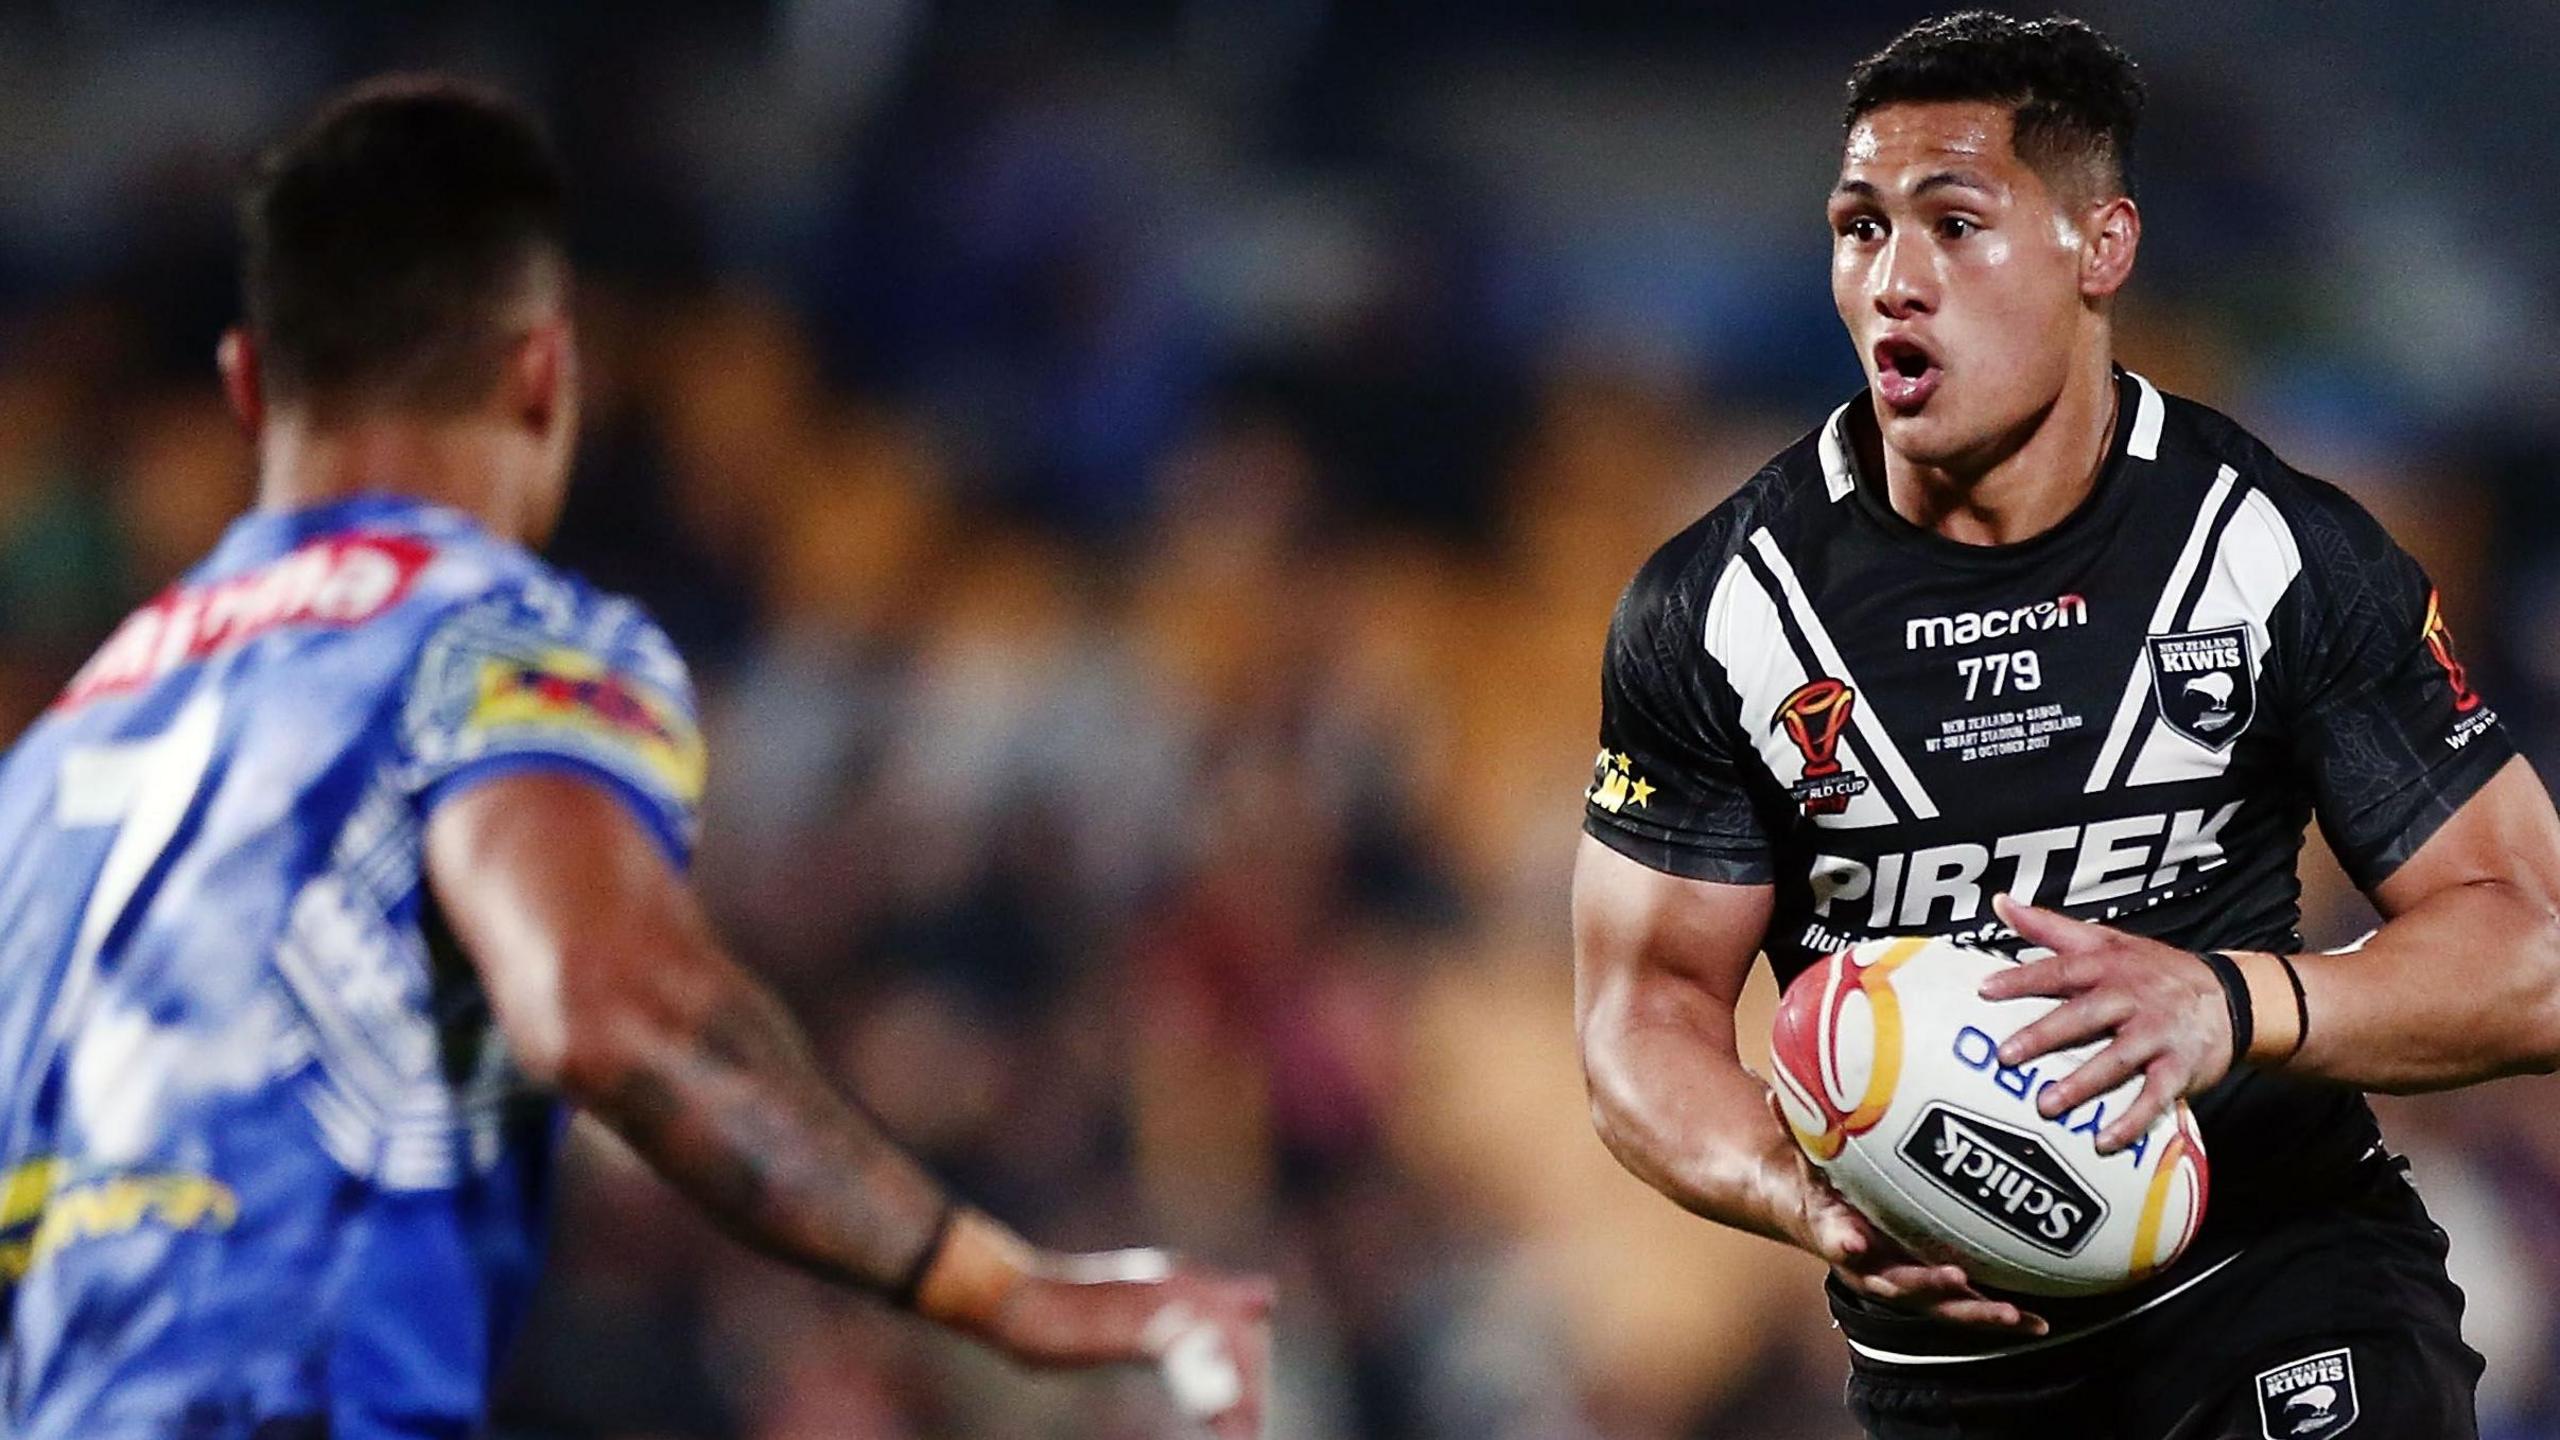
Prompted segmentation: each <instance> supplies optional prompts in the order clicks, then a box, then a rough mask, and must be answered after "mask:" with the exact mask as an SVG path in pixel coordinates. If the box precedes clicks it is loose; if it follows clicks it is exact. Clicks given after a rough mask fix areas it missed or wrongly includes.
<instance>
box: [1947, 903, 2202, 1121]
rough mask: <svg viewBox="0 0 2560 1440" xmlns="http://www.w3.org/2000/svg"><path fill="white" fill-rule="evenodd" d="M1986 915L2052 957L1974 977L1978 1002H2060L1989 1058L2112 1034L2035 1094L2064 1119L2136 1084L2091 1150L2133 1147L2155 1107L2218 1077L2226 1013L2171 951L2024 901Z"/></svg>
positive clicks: (2187, 962) (2008, 1060)
mask: <svg viewBox="0 0 2560 1440" xmlns="http://www.w3.org/2000/svg"><path fill="white" fill-rule="evenodd" d="M1991 903H1992V908H1993V910H1994V911H1996V912H1997V913H1998V915H1999V916H2000V918H2001V920H2003V921H2004V922H2006V923H2007V924H2008V926H2009V928H2011V929H2013V930H2015V931H2017V932H2018V934H2019V936H2020V937H2021V938H2023V939H2025V940H2026V941H2027V942H2028V943H2029V944H2033V945H2041V946H2044V947H2046V948H2047V949H2050V950H2052V951H2053V954H2052V955H2051V956H2049V957H2047V958H2045V959H2042V960H2033V961H2029V962H2028V963H2026V964H2024V965H2020V966H2018V967H2017V968H2016V969H2013V970H2006V971H2003V972H2001V973H2000V974H1998V975H1994V976H1992V977H1991V978H1990V979H1989V980H1987V981H1984V982H1983V986H1982V995H1983V998H1984V999H1987V1000H2014V999H2017V998H2019V997H2021V996H2026V995H2049V996H2053V997H2055V998H2057V999H2059V1000H2061V1001H2062V1004H2060V1005H2058V1006H2056V1007H2055V1008H2054V1009H2053V1010H2052V1011H2051V1012H2050V1013H2048V1014H2047V1015H2045V1017H2044V1018H2042V1019H2040V1020H2038V1021H2036V1022H2035V1023H2034V1024H2032V1025H2029V1026H2027V1027H2026V1028H2024V1029H2022V1030H2020V1031H2019V1032H2018V1033H2016V1034H2015V1035H2012V1036H2010V1037H2009V1038H2008V1040H2006V1041H2005V1042H2003V1043H2002V1044H2001V1046H2000V1063H2001V1064H2003V1065H2007V1066H2011V1067H2017V1066H2023V1065H2029V1064H2032V1063H2034V1062H2035V1060H2036V1058H2037V1057H2038V1056H2041V1055H2048V1054H2051V1053H2052V1052H2054V1051H2056V1050H2064V1049H2069V1048H2070V1047H2072V1046H2074V1045H2085V1044H2087V1043H2088V1042H2090V1041H2092V1040H2096V1039H2100V1038H2102V1037H2113V1038H2112V1041H2111V1043H2109V1044H2108V1045H2107V1046H2106V1048H2105V1049H2102V1050H2100V1051H2099V1052H2098V1053H2097V1054H2095V1055H2093V1056H2091V1057H2090V1058H2089V1060H2088V1061H2087V1062H2086V1063H2084V1064H2082V1065H2081V1066H2080V1067H2079V1068H2077V1069H2075V1070H2073V1071H2072V1072H2071V1073H2070V1074H2068V1075H2065V1076H2063V1077H2062V1078H2061V1079H2060V1080H2057V1081H2055V1082H2054V1083H2052V1084H2050V1085H2047V1086H2045V1087H2043V1089H2041V1090H2040V1091H2039V1092H2038V1093H2037V1096H2036V1109H2037V1110H2038V1111H2039V1112H2040V1113H2042V1114H2043V1115H2045V1116H2046V1117H2047V1118H2051V1117H2054V1116H2057V1115H2065V1114H2068V1113H2070V1112H2071V1111H2073V1110H2076V1109H2078V1108H2079V1107H2080V1106H2082V1105H2085V1104H2087V1103H2088V1102H2089V1101H2091V1100H2094V1099H2096V1098H2097V1097H2099V1096H2101V1095H2104V1094H2106V1093H2107V1092H2108V1091H2110V1090H2113V1089H2115V1088H2116V1087H2117V1086H2119V1085H2122V1084H2123V1083H2124V1082H2126V1081H2127V1080H2130V1079H2132V1078H2134V1077H2135V1076H2137V1075H2139V1076H2141V1077H2142V1078H2143V1086H2142V1091H2141V1095H2140V1097H2139V1098H2137V1099H2136V1100H2135V1101H2134V1103H2133V1108H2131V1109H2129V1110H2127V1111H2125V1112H2124V1113H2123V1114H2121V1115H2110V1116H2108V1117H2107V1120H2106V1123H2105V1124H2104V1125H2103V1126H2101V1127H2100V1128H2099V1131H2098V1150H2099V1152H2100V1153H2101V1154H2112V1153H2114V1152H2115V1151H2118V1150H2121V1149H2123V1148H2124V1147H2125V1146H2127V1145H2130V1144H2132V1143H2133V1142H2134V1141H2135V1140H2136V1139H2137V1138H2139V1137H2140V1136H2141V1135H2142V1133H2143V1132H2144V1131H2146V1130H2149V1129H2150V1128H2151V1123H2152V1122H2153V1121H2155V1120H2157V1119H2159V1118H2160V1116H2161V1114H2162V1112H2164V1111H2166V1110H2167V1109H2168V1108H2169V1107H2170V1106H2171V1105H2173V1104H2176V1103H2177V1102H2178V1100H2179V1099H2181V1098H2182V1097H2184V1096H2188V1095H2192V1094H2194V1093H2195V1092H2197V1091H2199V1090H2202V1089H2204V1088H2205V1087H2206V1086H2209V1085H2211V1084H2213V1083H2214V1082H2215V1081H2217V1080H2219V1079H2221V1078H2222V1077H2223V1076H2224V1075H2225V1074H2228V1073H2229V1072H2230V1069H2231V1064H2232V1059H2233V1057H2232V1053H2231V1042H2232V1034H2231V1013H2230V1010H2229V1009H2228V1007H2227V1006H2226V1005H2225V1004H2224V1001H2223V997H2222V987H2221V986H2220V985H2219V984H2217V983H2216V982H2215V980H2214V978H2213V972H2212V971H2211V970H2209V969H2207V968H2205V966H2204V965H2203V964H2201V963H2199V962H2198V961H2197V959H2196V957H2195V956H2193V955H2191V954H2189V953H2188V952H2186V951H2184V950H2180V949H2178V948H2177V947H2176V946H2173V945H2165V944H2162V943H2161V942H2160V941H2157V940H2146V939H2144V938H2143V937H2141V936H2139V935H2128V934H2126V933H2124V932H2123V931H2121V930H2110V929H2108V928H2107V927H2106V926H2104V925H2093V924H2091V923H2089V922H2088V921H2086V920H2074V919H2072V918H2071V917H2070V916H2068V915H2062V914H2057V913H2055V912H2054V911H2051V910H2046V909H2042V908H2040V907H2038V906H2034V905H2029V904H2026V903H2024V902H2023V901H2019V900H2015V899H2012V898H2010V897H2009V896H2007V895H2001V896H1997V897H1995V898H1994V899H1993V900H1992V902H1991Z"/></svg>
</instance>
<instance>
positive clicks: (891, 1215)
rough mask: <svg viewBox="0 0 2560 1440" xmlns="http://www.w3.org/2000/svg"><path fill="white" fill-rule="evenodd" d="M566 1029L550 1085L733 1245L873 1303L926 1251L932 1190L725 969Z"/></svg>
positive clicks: (772, 1007) (748, 984) (931, 1238)
mask: <svg viewBox="0 0 2560 1440" xmlns="http://www.w3.org/2000/svg"><path fill="white" fill-rule="evenodd" d="M654 988H655V990H656V993H654V994H650V995H646V996H640V997H624V998H623V999H622V1000H621V1001H619V1002H618V1003H616V1004H614V1005H613V1006H612V1008H611V1009H609V1010H604V1009H602V1007H593V1008H594V1009H595V1010H596V1011H599V1012H600V1013H591V1014H589V1015H587V1016H584V1017H574V1016H573V1019H572V1023H571V1025H570V1028H569V1035H568V1041H569V1043H568V1044H567V1046H566V1049H565V1052H564V1054H563V1056H562V1059H561V1065H560V1073H559V1077H558V1079H559V1083H560V1086H561V1088H562V1089H563V1090H564V1091H565V1092H567V1093H568V1094H569V1095H570V1096H571V1097H572V1098H573V1099H575V1100H577V1101H578V1102H579V1103H580V1104H582V1105H584V1106H585V1107H587V1108H588V1109H589V1110H591V1111H592V1112H594V1113H595V1115H596V1116H597V1117H598V1118H599V1119H601V1120H603V1121H604V1122H605V1123H606V1124H607V1125H608V1126H610V1127H611V1128H612V1129H613V1130H614V1132H615V1133H617V1134H619V1135H620V1136H621V1137H622V1138H623V1139H624V1140H625V1141H627V1142H629V1143H630V1145H631V1146H632V1148H633V1149H634V1150H636V1151H637V1152H639V1154H640V1155H641V1156H642V1157H643V1158H644V1159H646V1160H647V1161H648V1162H649V1163H650V1165H651V1166H652V1167H654V1168H655V1169H656V1170H657V1171H658V1172H659V1173H660V1174H661V1175H663V1176H665V1177H666V1179H667V1180H668V1181H669V1182H670V1183H671V1184H673V1185H675V1186H676V1187H677V1188H678V1189H679V1190H681V1191H683V1192H684V1193H685V1194H686V1195H687V1196H688V1197H690V1198H691V1199H692V1200H693V1201H694V1202H695V1203H697V1204H699V1205H701V1206H702V1207H703V1209H704V1210H705V1211H706V1212H707V1213H709V1214H710V1215H711V1216H712V1217H713V1218H714V1219H716V1220H718V1221H719V1222H720V1223H721V1225H722V1226H723V1227H724V1228H726V1229H728V1230H729V1231H731V1232H732V1233H734V1234H735V1235H737V1236H738V1237H739V1238H740V1239H741V1240H743V1241H745V1242H746V1243H748V1244H750V1245H752V1246H754V1247H755V1248H757V1249H759V1250H762V1251H765V1252H766V1253H768V1254H771V1255H773V1256H775V1257H777V1258H779V1259H782V1260H784V1261H786V1262H789V1263H791V1264H794V1265H796V1266H798V1267H800V1268H802V1269H806V1270H809V1271H811V1272H813V1273H816V1274H818V1275H821V1276H824V1277H826V1278H828V1279H832V1280H835V1281H838V1282H840V1283H843V1284H847V1285H852V1286H856V1287H859V1288H862V1289H865V1290H869V1291H872V1292H874V1293H878V1294H885V1293H889V1292H891V1291H893V1290H895V1289H897V1288H898V1287H900V1286H901V1285H904V1284H908V1283H910V1282H911V1281H912V1280H913V1278H914V1277H915V1275H916V1272H917V1268H918V1266H919V1265H920V1263H921V1262H922V1261H923V1259H924V1258H925V1256H926V1252H927V1251H928V1250H929V1249H930V1248H931V1247H933V1245H934V1244H935V1241H936V1238H937V1227H938V1226H939V1225H940V1224H941V1223H942V1218H943V1215H944V1211H945V1206H946V1201H945V1199H944V1196H943V1194H942V1191H941V1189H940V1187H938V1186H937V1185H936V1184H935V1183H934V1182H933V1180H932V1179H931V1178H930V1177H928V1176H927V1175H926V1174H925V1173H924V1171H923V1170H922V1169H921V1168H920V1167H918V1166H917V1165H916V1164H915V1162H914V1161H912V1160H911V1159H909V1158H908V1157H907V1156H906V1155H905V1154H904V1153H902V1152H901V1151H899V1150H898V1148H897V1147H896V1146H895V1145H893V1144H891V1143H890V1142H889V1141H888V1139H887V1138H886V1137H884V1136H882V1135H881V1134H880V1133H879V1131H878V1129H877V1128H876V1127H874V1126H873V1125H872V1124H871V1123H870V1121H869V1120H868V1119H866V1118H865V1117H864V1116H863V1115H862V1114H861V1113H860V1112H859V1111H857V1110H856V1109H854V1107H852V1106H851V1105H849V1104H847V1103H846V1102H845V1101H844V1100H843V1099H842V1098H841V1097H840V1096H839V1095H837V1093H836V1092H835V1091H834V1089H833V1088H832V1087H831V1086H829V1085H828V1083H827V1082H826V1080H825V1078H824V1077H823V1076H822V1075H821V1074H820V1073H819V1071H818V1068H817V1066H816V1064H815V1063H814V1061H813V1060H812V1059H811V1057H810V1054H809V1051H808V1046H807V1044H806V1043H805V1041H804V1040H803V1038H802V1035H801V1032H800V1029H799V1027H798V1026H797V1025H796V1024H795V1023H794V1022H793V1021H792V1019H791V1017H790V1016H789V1015H788V1014H787V1013H786V1012H785V1011H784V1010H783V1008H782V1006H781V1004H780V1002H779V1001H777V1000H776V999H775V998H774V997H773V996H772V995H771V994H770V993H769V992H768V991H766V990H765V989H764V988H763V987H762V986H761V985H758V984H757V983H755V982H754V981H753V980H752V979H751V978H749V977H748V976H746V975H745V974H744V973H743V972H739V971H737V970H736V969H735V967H734V966H731V965H730V964H729V963H728V962H727V961H726V960H725V959H714V960H711V961H707V962H705V965H704V967H703V970H702V972H701V973H697V974H696V975H695V976H694V977H693V979H692V981H691V983H675V984H668V985H662V986H658V987H654Z"/></svg>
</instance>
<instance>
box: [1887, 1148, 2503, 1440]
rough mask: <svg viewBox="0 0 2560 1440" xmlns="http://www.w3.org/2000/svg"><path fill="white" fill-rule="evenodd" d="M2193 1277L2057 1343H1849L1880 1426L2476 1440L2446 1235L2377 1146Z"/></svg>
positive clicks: (2319, 1439)
mask: <svg viewBox="0 0 2560 1440" xmlns="http://www.w3.org/2000/svg"><path fill="white" fill-rule="evenodd" d="M2383 1160H2384V1161H2386V1162H2387V1163H2376V1164H2374V1165H2373V1166H2371V1168H2370V1172H2369V1173H2368V1174H2367V1175H2366V1176H2364V1177H2361V1178H2360V1180H2359V1181H2358V1183H2357V1184H2355V1185H2354V1186H2353V1187H2352V1188H2351V1189H2350V1191H2349V1193H2348V1194H2347V1195H2346V1196H2344V1197H2342V1199H2341V1200H2340V1201H2339V1202H2338V1203H2336V1204H2334V1205H2329V1206H2324V1207H2322V1208H2321V1210H2319V1211H2318V1212H2316V1213H2314V1214H2311V1215H2306V1216H2303V1217H2301V1218H2300V1219H2299V1220H2298V1221H2297V1222H2295V1223H2292V1224H2288V1225H2286V1226H2284V1227H2283V1228H2281V1229H2280V1230H2278V1231H2276V1232H2275V1233H2272V1234H2270V1235H2267V1236H2265V1237H2263V1238H2261V1239H2260V1240H2259V1241H2258V1242H2257V1243H2256V1244H2254V1245H2252V1246H2250V1247H2249V1248H2248V1249H2247V1250H2246V1251H2244V1252H2243V1253H2242V1254H2241V1256H2240V1258H2238V1259H2237V1260H2234V1261H2233V1262H2232V1263H2231V1264H2229V1265H2228V1266H2225V1267H2224V1268H2223V1269H2221V1270H2220V1271H2218V1272H2216V1273H2215V1274H2214V1275H2213V1276H2211V1278H2209V1279H2206V1280H2205V1281H2203V1282H2202V1283H2200V1284H2198V1285H2197V1286H2196V1287H2195V1288H2194V1289H2192V1290H2189V1291H2187V1292H2185V1293H2184V1294H2181V1295H2179V1296H2178V1297H2177V1298H2176V1299H2174V1300H2171V1301H2168V1302H2167V1303H2165V1304H2162V1305H2161V1306H2159V1307H2158V1308H2157V1309H2154V1310H2150V1311H2147V1312H2145V1313H2143V1314H2140V1315H2137V1316H2134V1317H2132V1318H2131V1319H2128V1320H2125V1321H2122V1322H2119V1323H2118V1324H2116V1325H2113V1326H2111V1327H2108V1328H2106V1329H2103V1330H2099V1331H2097V1332H2095V1333H2092V1334H2089V1335H2086V1336H2083V1337H2080V1338H2076V1339H2072V1340H2068V1341H2066V1342H2064V1343H2062V1344H2060V1345H2056V1346H2053V1347H2051V1348H2048V1349H2044V1350H2038V1351H2032V1352H2029V1353H2026V1354H2022V1355H2015V1356H2009V1357H2004V1358H2001V1359H1995V1360H1982V1361H1972V1362H1967V1363H1962V1364H1954V1365H1900V1364H1891V1363H1887V1362H1884V1361H1879V1360H1876V1359H1873V1358H1870V1357H1867V1356H1863V1355H1854V1354H1853V1355H1852V1357H1851V1366H1850V1375H1849V1408H1850V1411H1851V1413H1853V1414H1854V1415H1856V1416H1857V1418H1858V1422H1859V1423H1860V1424H1861V1425H1863V1426H1865V1427H1866V1431H1867V1434H1868V1435H1870V1436H1871V1437H1874V1440H2060V1437H2070V1440H2331V1437H2332V1436H2338V1435H2347V1434H2353V1435H2356V1436H2358V1437H2363V1440H2476V1436H2477V1434H2478V1429H2477V1425H2476V1422H2475V1421H2474V1419H2473V1416H2472V1391H2473V1388H2474V1387H2475V1386H2476V1385H2477V1384H2478V1383H2479V1379H2480V1368H2481V1361H2480V1356H2479V1355H2478V1354H2477V1353H2475V1352H2474V1351H2473V1350H2472V1349H2471V1348H2470V1347H2469V1346H2467V1345H2465V1344H2463V1343H2462V1292H2461V1291H2460V1290H2457V1289H2456V1288H2454V1285H2453V1282H2452V1281H2451V1280H2449V1279H2447V1278H2446V1276H2445V1271H2444V1255H2445V1236H2444V1231H2442V1230H2441V1229H2439V1228H2437V1226H2436V1225H2435V1223H2434V1222H2433V1221H2432V1220H2429V1219H2428V1218H2427V1212H2426V1207H2425V1206H2424V1205H2422V1204H2420V1203H2419V1200H2418V1196H2417V1192H2416V1191H2415V1190H2413V1189H2411V1188H2410V1186H2409V1183H2408V1181H2407V1179H2406V1178H2405V1175H2404V1173H2403V1172H2404V1171H2405V1169H2406V1163H2405V1162H2401V1161H2397V1160H2391V1159H2390V1158H2389V1157H2383Z"/></svg>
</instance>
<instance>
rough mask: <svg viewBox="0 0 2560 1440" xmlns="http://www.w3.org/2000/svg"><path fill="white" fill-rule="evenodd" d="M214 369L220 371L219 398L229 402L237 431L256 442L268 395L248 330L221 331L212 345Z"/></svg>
mask: <svg viewBox="0 0 2560 1440" xmlns="http://www.w3.org/2000/svg"><path fill="white" fill-rule="evenodd" d="M213 363H214V368H216V369H218V370H220V371H221V372H222V398H223V399H225V400H228V401H229V402H231V414H232V418H234V419H236V420H238V421H239V422H240V433H241V434H243V435H245V436H247V437H248V438H249V443H250V444H252V445H255V444H257V443H258V430H259V428H260V427H261V426H263V425H265V424H266V421H267V395H266V388H265V383H264V379H263V377H262V376H261V375H260V373H259V369H258V342H257V341H256V340H255V339H254V338H252V337H251V336H250V334H249V332H248V331H247V330H244V329H242V328H241V327H239V326H237V325H234V326H232V327H231V328H230V329H228V330H225V331H223V332H222V343H221V344H219V345H217V346H215V347H214V351H213Z"/></svg>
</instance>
